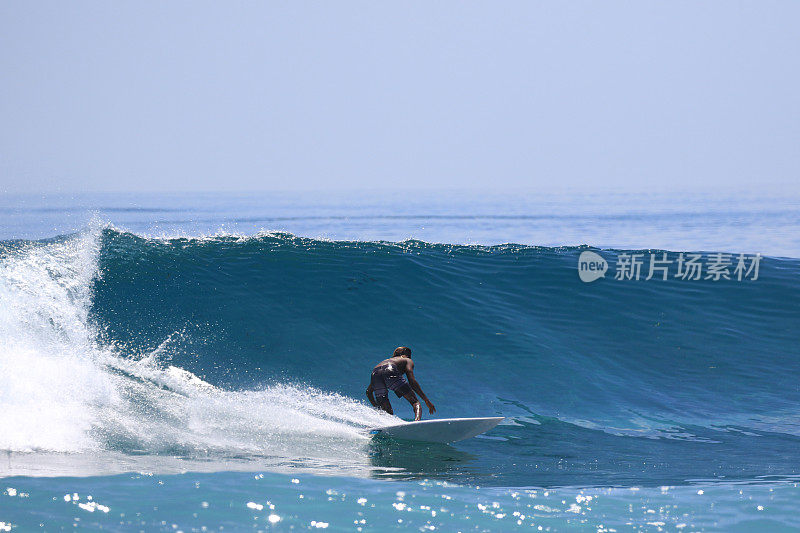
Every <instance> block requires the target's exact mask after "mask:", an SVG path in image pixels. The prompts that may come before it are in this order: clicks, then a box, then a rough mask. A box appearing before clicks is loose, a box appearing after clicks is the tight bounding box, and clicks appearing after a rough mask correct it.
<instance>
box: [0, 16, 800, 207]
mask: <svg viewBox="0 0 800 533" xmlns="http://www.w3.org/2000/svg"><path fill="white" fill-rule="evenodd" d="M798 20H800V3H797V2H788V1H787V2H770V1H767V2H722V1H719V2H634V1H630V2H594V1H592V2H503V3H492V2H395V3H387V2H296V1H295V2H217V3H207V2H74V3H71V2H37V3H30V2H3V3H0V72H2V82H0V191H3V190H5V191H9V192H44V191H63V192H73V191H162V190H250V189H262V190H263V189H281V190H287V189H288V190H305V189H320V188H321V189H362V188H370V189H382V188H452V187H456V188H495V189H515V188H527V189H549V188H553V187H562V186H566V187H578V188H588V187H594V186H598V185H604V186H608V187H612V188H619V189H623V190H626V189H643V188H647V187H651V186H652V187H658V188H661V189H664V188H666V189H680V190H691V189H692V188H696V187H704V188H709V187H712V188H713V187H730V186H746V185H748V184H752V183H772V184H793V183H797V181H798V171H800V150H798V139H800V98H799V97H798V95H800V70H799V69H798V68H797V61H798V59H797V58H798V57H800V37H798V31H797V21H798Z"/></svg>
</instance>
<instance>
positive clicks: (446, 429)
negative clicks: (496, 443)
mask: <svg viewBox="0 0 800 533" xmlns="http://www.w3.org/2000/svg"><path fill="white" fill-rule="evenodd" d="M503 418H504V417H502V416H499V417H485V418H440V419H439V420H420V421H419V422H403V423H400V424H393V425H391V426H383V427H379V428H373V429H370V431H369V432H370V434H371V435H385V436H388V437H394V438H396V439H408V440H421V441H425V442H457V441H460V440H464V439H469V438H471V437H474V436H475V435H480V434H481V433H485V432H486V431H489V430H490V429H492V428H493V427H495V426H496V425H497V424H499V423H500V422H501V421H502V420H503Z"/></svg>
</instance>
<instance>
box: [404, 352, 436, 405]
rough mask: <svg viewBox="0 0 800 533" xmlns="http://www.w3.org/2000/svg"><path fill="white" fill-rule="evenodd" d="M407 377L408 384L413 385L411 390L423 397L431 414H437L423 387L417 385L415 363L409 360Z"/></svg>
mask: <svg viewBox="0 0 800 533" xmlns="http://www.w3.org/2000/svg"><path fill="white" fill-rule="evenodd" d="M406 377H407V378H408V384H409V385H411V389H412V390H413V391H414V392H416V393H417V394H419V395H420V397H422V400H423V401H424V402H425V405H427V406H428V411H429V412H430V414H433V413H435V412H436V407H434V405H433V403H431V401H430V400H429V399H428V397H427V396H425V393H424V392H422V387H420V386H419V383H417V378H415V377H414V361H412V360H410V359H409V360H408V364H407V365H406Z"/></svg>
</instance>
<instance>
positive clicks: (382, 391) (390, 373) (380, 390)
mask: <svg viewBox="0 0 800 533" xmlns="http://www.w3.org/2000/svg"><path fill="white" fill-rule="evenodd" d="M370 383H371V384H372V390H373V392H374V393H375V400H376V401H377V402H378V403H381V400H388V399H389V390H393V391H394V393H395V394H397V397H398V398H402V397H403V396H405V395H406V394H408V393H409V392H411V387H410V386H409V384H408V382H407V381H406V378H405V376H404V375H403V374H402V373H401V372H400V371H399V370H398V369H397V367H395V366H394V365H392V364H388V365H383V366H378V367H375V369H374V370H373V371H372V379H371V381H370Z"/></svg>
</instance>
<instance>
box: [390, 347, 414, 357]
mask: <svg viewBox="0 0 800 533" xmlns="http://www.w3.org/2000/svg"><path fill="white" fill-rule="evenodd" d="M394 357H411V348H409V347H408V346H398V347H397V349H396V350H395V351H394Z"/></svg>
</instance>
